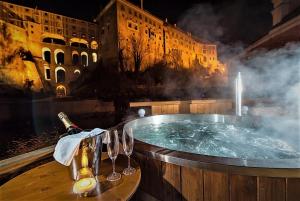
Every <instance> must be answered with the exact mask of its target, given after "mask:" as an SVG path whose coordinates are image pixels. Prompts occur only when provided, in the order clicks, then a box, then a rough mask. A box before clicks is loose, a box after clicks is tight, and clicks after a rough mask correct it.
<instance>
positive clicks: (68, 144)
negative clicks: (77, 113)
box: [53, 128, 106, 166]
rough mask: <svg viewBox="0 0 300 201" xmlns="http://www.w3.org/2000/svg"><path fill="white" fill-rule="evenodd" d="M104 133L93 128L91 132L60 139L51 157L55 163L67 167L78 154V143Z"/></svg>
mask: <svg viewBox="0 0 300 201" xmlns="http://www.w3.org/2000/svg"><path fill="white" fill-rule="evenodd" d="M104 131H106V130H103V129H100V128H95V129H93V130H91V131H82V132H80V133H78V134H74V135H67V136H65V137H63V138H61V139H60V140H59V141H58V142H57V144H56V146H55V150H54V154H53V157H54V158H55V160H56V161H57V162H59V163H61V164H63V165H66V166H69V165H70V164H71V161H72V159H73V158H74V156H75V154H76V153H77V152H78V149H79V145H80V142H81V141H82V140H83V139H86V138H89V137H94V136H96V135H99V134H100V133H102V132H104Z"/></svg>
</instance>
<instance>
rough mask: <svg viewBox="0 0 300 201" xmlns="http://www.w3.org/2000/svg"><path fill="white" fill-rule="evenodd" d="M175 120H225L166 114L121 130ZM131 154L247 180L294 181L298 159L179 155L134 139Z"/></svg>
mask: <svg viewBox="0 0 300 201" xmlns="http://www.w3.org/2000/svg"><path fill="white" fill-rule="evenodd" d="M170 115H172V116H175V115H176V116H177V115H189V116H191V115H193V116H194V115H197V116H198V115H199V116H213V115H219V116H225V117H230V118H231V117H234V118H236V117H235V116H232V115H222V114H221V115H220V114H168V115H153V116H147V117H144V118H137V119H134V120H131V121H127V122H125V123H124V128H125V127H126V126H129V125H131V124H132V123H133V122H137V121H139V120H141V119H146V118H153V117H156V116H170ZM134 154H136V155H144V156H147V157H149V158H152V159H156V160H160V161H163V162H167V163H172V164H175V165H180V166H186V167H194V168H203V169H209V170H215V171H222V172H230V173H233V174H243V175H249V176H270V177H294V178H300V158H299V159H268V160H265V159H241V158H229V157H219V156H210V155H202V154H195V153H189V152H183V151H176V150H171V149H168V148H163V147H159V146H156V145H152V144H148V143H146V142H143V141H141V140H138V139H135V145H134Z"/></svg>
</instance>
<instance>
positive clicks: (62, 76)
mask: <svg viewBox="0 0 300 201" xmlns="http://www.w3.org/2000/svg"><path fill="white" fill-rule="evenodd" d="M55 79H56V83H64V82H65V80H66V71H65V69H64V68H63V67H57V68H56V69H55Z"/></svg>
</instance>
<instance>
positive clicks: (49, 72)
mask: <svg viewBox="0 0 300 201" xmlns="http://www.w3.org/2000/svg"><path fill="white" fill-rule="evenodd" d="M44 68H45V80H51V71H50V68H49V66H44Z"/></svg>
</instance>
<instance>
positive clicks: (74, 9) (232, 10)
mask: <svg viewBox="0 0 300 201" xmlns="http://www.w3.org/2000/svg"><path fill="white" fill-rule="evenodd" d="M6 1H8V2H11V3H16V4H20V5H25V6H29V7H36V6H37V8H38V9H42V10H46V11H50V12H54V13H59V14H63V15H66V16H70V17H74V18H79V19H84V20H89V21H92V19H93V18H95V17H96V16H97V14H98V13H99V11H100V10H101V8H103V7H104V6H105V5H106V3H107V2H108V1H109V0H85V1H83V0H72V1H71V0H68V1H66V0H64V1H63V0H6ZM130 1H131V2H133V3H135V4H139V0H130ZM144 9H145V10H148V11H149V12H151V13H153V14H154V15H155V16H158V17H159V18H161V19H165V18H168V21H169V22H170V23H177V24H178V26H179V27H181V28H182V29H184V30H186V31H190V32H192V33H193V34H194V35H197V36H198V37H199V38H205V39H207V40H218V41H220V42H222V43H227V44H230V43H235V42H242V43H244V44H250V43H251V42H253V41H255V40H257V39H258V38H259V37H261V36H263V35H264V34H266V33H267V32H268V31H269V30H270V28H271V26H272V16H271V13H270V12H271V10H272V3H271V0H188V1H183V0H176V1H175V0H144ZM203 30H205V32H203Z"/></svg>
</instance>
